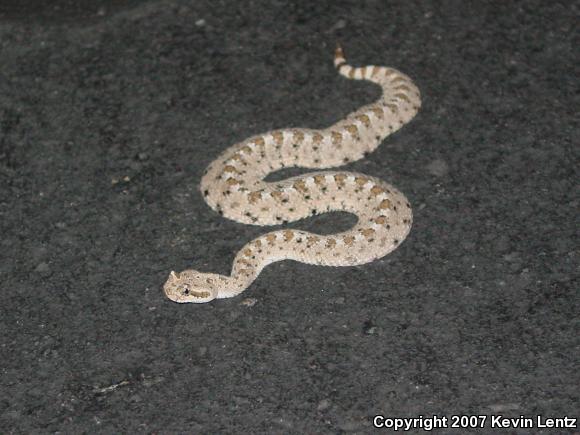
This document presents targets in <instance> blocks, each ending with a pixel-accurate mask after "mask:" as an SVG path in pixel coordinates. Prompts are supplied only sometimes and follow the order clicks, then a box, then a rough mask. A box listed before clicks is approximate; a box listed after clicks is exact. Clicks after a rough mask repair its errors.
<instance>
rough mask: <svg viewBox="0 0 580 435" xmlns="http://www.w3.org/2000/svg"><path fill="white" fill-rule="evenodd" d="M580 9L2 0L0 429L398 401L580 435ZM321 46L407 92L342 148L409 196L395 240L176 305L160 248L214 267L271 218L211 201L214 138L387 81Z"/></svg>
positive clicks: (230, 417)
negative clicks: (414, 98) (345, 72)
mask: <svg viewBox="0 0 580 435" xmlns="http://www.w3.org/2000/svg"><path fill="white" fill-rule="evenodd" d="M578 16H579V6H578V2H572V1H561V2H557V1H541V0H536V1H519V2H505V1H495V2H492V1H490V2H473V3H469V4H468V3H467V2H438V1H414V2H410V1H389V2H387V1H368V2H354V1H352V2H345V1H331V0H324V1H298V2H286V1H276V0H274V1H272V0H268V1H266V0H257V1H248V2H242V1H240V2H237V1H229V2H227V1H215V0H212V1H205V0H202V1H186V0H160V1H157V0H151V1H148V2H137V1H126V2H123V1H115V2H113V1H95V0H94V1H91V2H88V1H83V2H72V1H62V0H61V1H55V2H33V1H31V0H27V1H23V0H20V1H14V2H9V1H6V0H4V1H3V2H2V5H0V285H1V287H0V432H1V433H8V434H21V433H63V434H68V433H70V434H73V433H76V434H78V433H104V434H108V433H214V434H215V433H222V434H227V433H231V434H240V433H264V434H266V433H267V434H291V433H296V434H298V433H312V434H314V433H320V434H341V433H372V432H374V431H375V428H374V426H373V424H374V423H378V424H380V425H386V426H389V425H391V427H390V428H389V429H382V430H381V431H382V432H383V433H390V432H392V430H393V429H394V427H393V426H394V425H395V424H398V423H396V422H403V423H405V424H406V423H408V422H412V421H410V420H395V419H396V418H403V417H407V418H417V420H415V422H414V423H415V427H414V428H413V430H412V431H411V432H410V433H423V432H422V429H421V425H422V427H423V428H426V427H427V426H426V425H429V424H432V423H434V422H435V421H436V419H434V418H433V416H434V415H436V416H438V417H440V418H443V417H445V418H446V419H447V420H446V423H440V424H441V425H446V426H443V428H441V429H440V430H439V432H436V431H433V432H434V433H457V434H459V433H462V434H466V433H506V434H508V433H509V434H529V433H545V434H556V433H574V432H576V433H577V432H580V428H579V425H578V423H577V422H575V423H570V420H564V419H565V418H568V419H573V418H577V417H579V415H578V414H579V409H580V367H579V360H580V339H579V337H580V323H579V315H578V313H579V307H580V297H579V294H580V293H579V285H578V277H579V273H578V246H579V240H578V239H579V237H578V227H579V225H578V223H579V222H578V215H579V213H578V212H579V198H580V195H579V193H580V191H579V187H578V186H579V183H578V180H579V171H578V168H579V162H580V158H579V157H580V155H579V154H580V152H579V146H578V140H579V117H578V107H580V101H579V100H580V97H579V95H580V94H579V92H578V90H579V78H578V77H579V70H578V65H579V64H580V59H579V52H578V41H579V38H578V32H577V27H578ZM337 41H340V42H341V43H342V45H343V46H344V48H345V50H346V53H347V56H348V58H349V60H350V61H351V62H352V63H353V64H356V65H365V64H379V65H380V64H384V65H388V66H393V67H396V68H398V69H400V70H401V71H403V72H405V73H406V74H408V75H409V76H411V77H412V78H413V79H414V80H415V82H416V83H417V85H418V86H419V88H420V89H421V92H422V95H423V107H422V109H421V111H420V113H419V115H418V116H417V117H416V118H415V119H414V120H413V121H412V122H411V123H410V124H409V125H407V126H405V127H404V128H403V129H402V130H400V131H398V132H397V133H395V134H394V135H392V136H391V137H389V138H387V139H386V140H385V142H384V143H383V144H382V145H381V146H380V147H379V148H378V149H377V150H376V151H375V152H374V153H372V154H371V155H369V156H368V157H367V158H366V159H364V160H361V161H358V162H356V163H351V164H350V165H348V166H347V169H349V170H354V171H361V172H364V173H366V174H369V175H373V176H377V177H380V178H382V179H384V180H386V181H388V182H390V183H392V184H394V185H395V186H397V187H398V188H399V189H400V190H401V191H403V192H404V193H405V194H406V195H407V197H408V198H409V200H410V202H411V203H412V205H413V209H414V214H415V221H414V225H413V228H412V231H411V234H410V236H409V238H408V239H407V240H405V242H404V243H403V244H402V245H401V246H400V247H399V248H398V249H397V250H396V251H394V252H393V253H392V254H390V255H388V256H387V257H385V258H383V259H381V260H379V261H376V262H373V263H371V264H368V265H365V266H360V267H350V268H349V267H345V268H336V269H335V268H324V267H312V266H307V265H304V264H300V263H296V262H290V261H287V262H281V263H276V264H274V265H271V266H269V267H268V268H266V269H265V270H264V272H263V273H262V274H261V275H260V277H259V278H258V280H257V281H256V282H255V283H254V284H253V285H252V286H251V287H250V288H249V289H248V290H247V291H246V292H244V293H243V294H242V295H240V296H239V297H237V298H233V299H226V300H219V301H214V302H212V303H209V304H205V305H179V304H175V303H173V302H171V301H169V300H168V299H166V298H165V297H164V295H163V293H162V291H161V287H162V285H163V283H164V281H165V280H166V278H167V276H168V273H169V272H170V271H171V270H182V269H185V268H190V267H195V268H197V269H201V270H204V271H208V272H217V273H228V272H229V268H230V267H231V263H232V260H233V258H234V255H235V253H236V252H237V251H238V250H239V249H240V248H241V247H242V246H243V245H244V244H245V243H246V242H248V241H249V240H251V239H252V238H254V237H256V236H258V235H259V234H262V233H264V232H265V231H266V229H264V228H260V227H253V226H247V225H242V224H238V223H235V222H231V221H228V220H226V219H224V218H222V217H221V216H219V215H218V214H216V213H214V212H213V211H212V210H211V209H210V208H209V207H208V206H207V205H206V204H205V203H204V202H203V198H202V196H201V194H200V192H199V191H198V187H197V186H198V183H199V180H200V178H201V175H202V173H203V171H204V169H205V168H206V166H207V165H208V164H209V163H210V162H211V161H212V160H213V159H214V158H215V157H216V156H217V155H218V154H219V153H220V152H221V151H223V150H224V149H226V148H227V147H228V146H230V145H231V144H234V143H236V142H237V141H240V140H242V139H244V138H246V137H248V136H250V135H253V134H257V133H261V132H265V131H268V130H271V129H273V128H281V127H292V126H301V127H312V128H321V127H324V126H326V125H329V124H330V123H332V122H334V121H336V120H338V119H340V118H342V117H344V116H345V115H346V114H347V113H349V112H350V111H352V110H354V109H356V108H358V107H360V106H361V105H363V104H366V103H368V102H371V101H372V100H373V99H374V98H376V97H377V96H378V95H379V91H378V88H376V87H374V86H373V85H372V84H368V83H363V82H352V81H348V80H346V79H344V78H342V77H340V76H339V75H338V74H336V72H335V70H334V69H333V66H332V54H333V50H334V46H335V44H336V42H337ZM288 173H289V172H287V173H286V174H280V177H282V176H284V175H287V174H288ZM292 173H294V172H292ZM352 224H353V217H352V216H349V215H346V214H331V215H326V216H322V217H317V218H313V219H309V220H306V221H304V222H299V223H294V224H292V225H291V227H292V228H304V229H309V230H312V231H319V232H323V233H332V232H336V231H339V230H342V229H345V228H348V227H349V225H352ZM376 415H380V416H382V417H379V418H378V419H374V416H376ZM420 416H422V417H420ZM454 416H464V418H457V417H455V420H454ZM482 416H485V418H484V417H482ZM520 416H523V417H522V418H520ZM507 417H512V418H515V420H501V419H502V418H507ZM527 418H530V419H532V420H530V421H532V427H526V428H516V427H515V425H516V424H518V423H517V422H518V421H522V422H523V423H521V424H524V425H525V424H527V423H528V420H527ZM538 418H540V420H538ZM494 419H495V420H494ZM542 419H543V420H542ZM547 419H558V420H553V421H555V422H558V424H560V425H562V426H564V427H559V428H550V427H545V426H546V425H548V426H549V424H550V423H549V421H550V420H547ZM454 421H455V424H456V425H459V427H455V428H454V427H452V425H453V424H454ZM505 422H507V425H508V427H506V428H500V427H499V426H498V425H503V424H506V423H505ZM547 422H548V423H547ZM401 424H402V423H401ZM554 424H556V423H554ZM398 433H403V430H402V429H401V430H399V432H398Z"/></svg>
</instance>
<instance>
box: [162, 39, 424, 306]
mask: <svg viewBox="0 0 580 435" xmlns="http://www.w3.org/2000/svg"><path fill="white" fill-rule="evenodd" d="M334 64H335V66H336V67H337V68H338V71H339V72H340V74H342V75H343V76H345V77H348V78H350V79H355V80H369V81H371V82H374V83H376V84H378V85H380V86H381V87H382V90H383V94H382V96H381V98H379V99H378V100H377V101H375V102H374V103H372V104H369V105H366V106H363V107H361V108H360V109H358V110H357V111H355V112H353V113H351V114H349V115H348V116H347V117H346V118H345V119H343V120H341V121H338V122H337V123H336V124H334V125H332V126H330V127H328V128H326V129H324V130H312V129H304V128H292V129H281V130H274V131H270V132H268V133H265V134H261V135H258V136H254V137H251V138H249V139H246V140H244V141H243V142H241V143H238V144H236V145H234V146H232V147H230V148H228V149H227V150H226V151H225V152H224V153H223V154H222V155H221V156H219V157H218V158H217V159H216V160H215V161H214V162H212V163H211V164H210V165H209V167H208V168H207V170H206V172H205V175H204V176H203V178H202V180H201V192H202V193H203V196H204V198H205V200H206V202H207V203H208V204H209V206H210V207H211V208H212V209H214V210H216V211H217V212H219V213H220V214H222V215H223V216H225V217H227V218H229V219H233V220H235V221H238V222H242V223H247V224H253V225H277V224H282V223H286V222H292V221H296V220H299V219H303V218H306V217H309V216H312V215H315V214H319V213H325V212H329V211H346V212H349V213H353V214H355V215H356V216H357V217H358V222H357V223H356V224H355V225H354V227H352V228H351V229H349V230H348V231H344V232H341V233H337V234H331V235H318V234H313V233H310V232H306V231H300V230H278V231H273V232H269V233H267V234H264V235H262V236H260V237H258V238H256V239H255V240H253V241H251V242H250V243H248V244H246V245H245V246H244V247H243V248H242V249H241V250H240V252H239V253H238V254H237V255H236V257H235V260H234V264H233V268H232V273H231V275H230V276H224V275H218V274H213V273H204V272H198V271H195V270H185V271H183V272H181V273H175V272H171V274H170V276H169V278H168V280H167V282H166V283H165V285H164V291H165V294H166V295H167V297H168V298H170V299H171V300H173V301H175V302H197V303H202V302H208V301H211V300H213V299H215V298H229V297H232V296H236V295H238V294H239V293H241V292H242V291H244V290H245V289H246V288H247V287H248V286H249V285H250V284H251V283H252V282H253V281H254V280H255V279H256V277H257V276H258V274H259V273H260V271H261V270H262V269H263V268H264V267H265V266H267V265H268V264H270V263H273V262H276V261H280V260H285V259H292V260H296V261H301V262H303V263H308V264H315V265H324V266H353V265H359V264H364V263H368V262H371V261H373V260H375V259H377V258H381V257H383V256H385V255H387V254H388V253H389V252H391V251H392V250H394V249H395V248H397V246H399V245H400V244H401V242H402V241H403V240H404V239H405V237H407V234H408V233H409V231H410V229H411V223H412V212H411V206H410V204H409V202H408V201H407V198H405V196H404V195H403V194H402V193H401V192H399V191H398V190H397V189H396V188H394V187H393V186H391V185H389V184H387V183H385V182H384V181H382V180H380V179H378V178H374V177H370V176H368V175H364V174H360V173H355V172H345V171H323V172H314V173H310V174H305V175H300V176H298V177H293V178H289V179H286V180H284V181H279V182H266V181H264V178H265V177H266V176H267V175H268V174H269V173H271V172H273V171H276V170H278V169H282V168H287V167H295V166H298V167H305V168H317V169H322V168H332V167H336V166H340V165H343V164H345V163H348V162H352V161H355V160H359V159H360V158H362V157H363V156H365V155H367V154H368V153H370V152H371V151H373V150H374V149H375V148H376V147H377V146H378V145H379V144H380V143H381V142H382V141H383V139H385V137H387V136H388V135H389V134H391V133H393V132H394V131H396V130H398V129H399V128H401V127H402V126H403V125H404V124H406V123H407V122H409V121H410V120H411V119H412V118H413V117H414V116H415V114H416V113H417V111H418V110H419V107H420V105H421V97H420V93H419V90H418V89H417V87H416V86H415V85H414V84H413V82H412V81H411V79H410V78H409V77H407V76H406V75H404V74H402V73H400V72H399V71H397V70H395V69H392V68H386V67H382V66H365V67H362V68H354V67H352V66H350V65H348V64H347V63H346V60H345V58H344V55H343V52H342V50H341V49H340V47H338V48H337V50H336V53H335V58H334Z"/></svg>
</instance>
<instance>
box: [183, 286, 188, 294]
mask: <svg viewBox="0 0 580 435" xmlns="http://www.w3.org/2000/svg"><path fill="white" fill-rule="evenodd" d="M183 294H184V295H188V294H189V287H183Z"/></svg>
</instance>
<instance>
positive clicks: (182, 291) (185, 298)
mask: <svg viewBox="0 0 580 435" xmlns="http://www.w3.org/2000/svg"><path fill="white" fill-rule="evenodd" d="M218 276H219V275H215V274H213V273H200V272H197V271H195V270H184V271H183V272H181V273H175V272H171V274H169V278H168V279H167V281H166V282H165V285H164V286H163V291H164V292H165V295H166V296H167V297H168V298H169V299H171V300H172V301H174V302H179V303H186V302H193V303H197V304H202V303H204V302H209V301H212V300H214V299H215V298H217V296H218V290H217V287H216V285H217V284H218V282H219V280H218Z"/></svg>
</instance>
